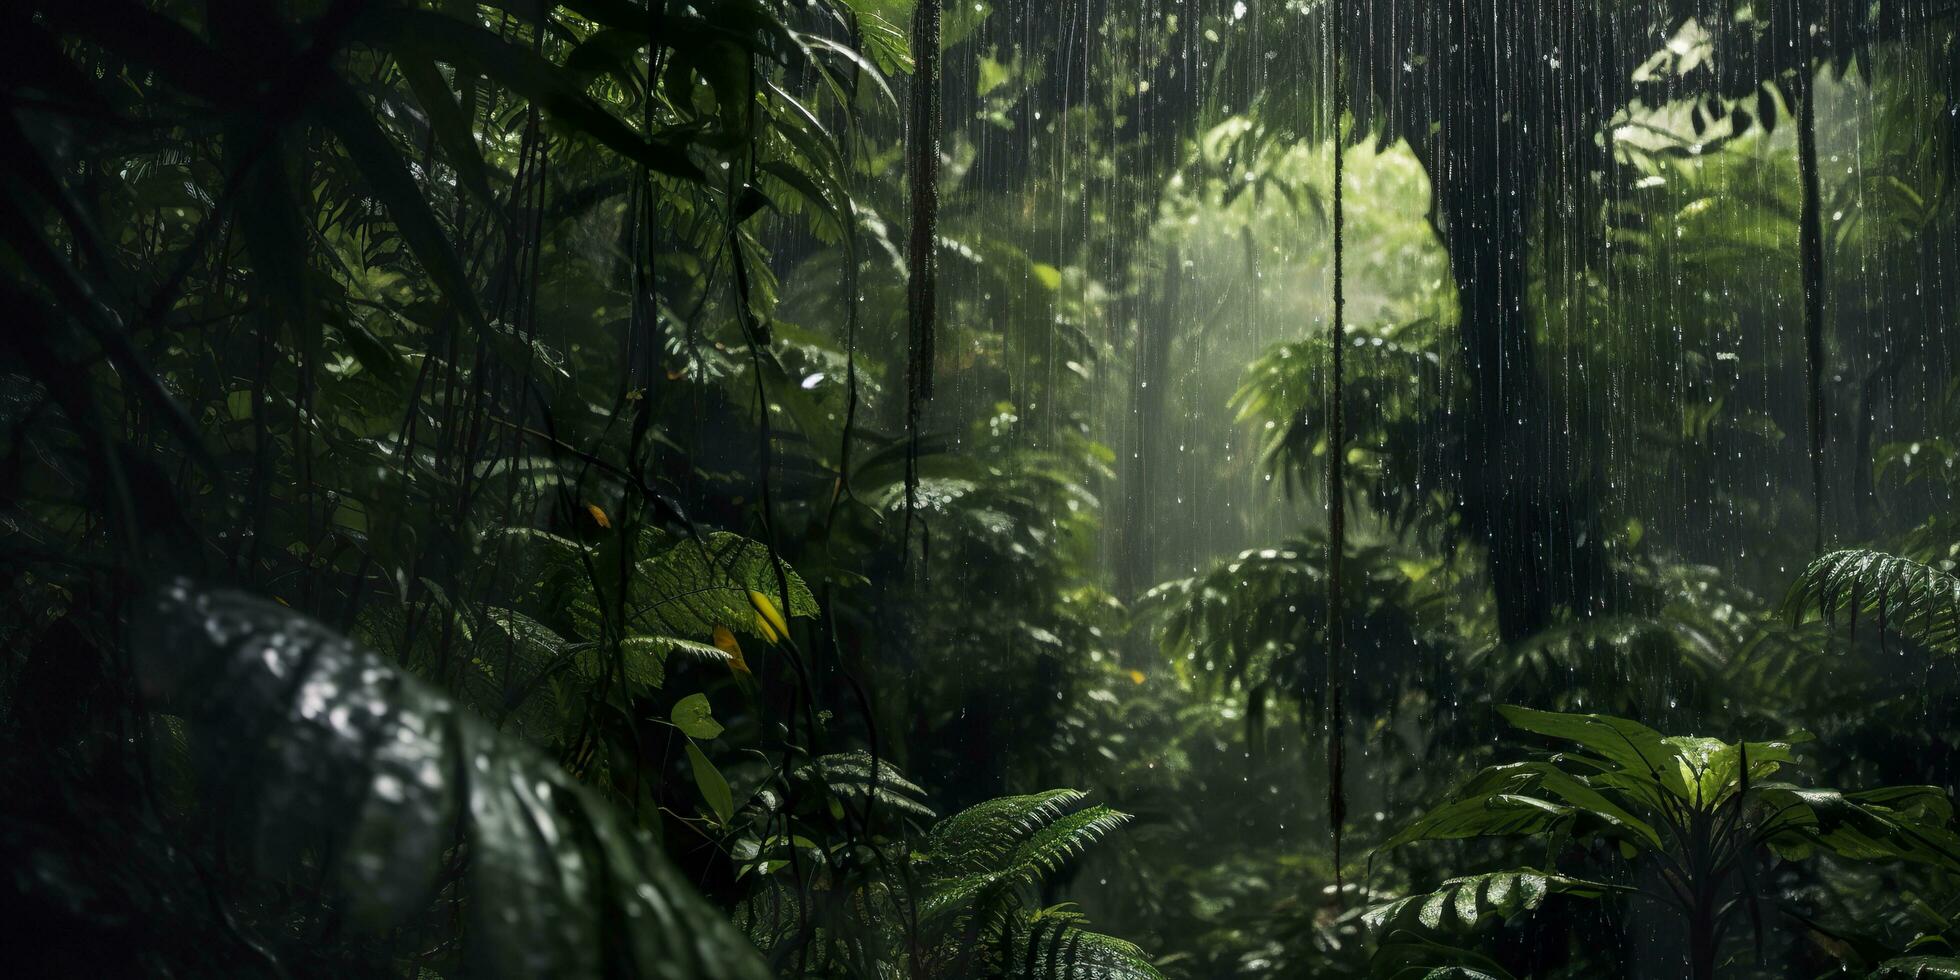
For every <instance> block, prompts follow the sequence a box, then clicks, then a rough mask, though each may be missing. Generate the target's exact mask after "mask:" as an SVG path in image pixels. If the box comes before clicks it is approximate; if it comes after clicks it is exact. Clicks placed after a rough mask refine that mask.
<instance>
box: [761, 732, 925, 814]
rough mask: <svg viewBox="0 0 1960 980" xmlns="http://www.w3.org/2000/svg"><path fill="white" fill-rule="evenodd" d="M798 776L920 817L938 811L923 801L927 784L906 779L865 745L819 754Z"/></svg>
mask: <svg viewBox="0 0 1960 980" xmlns="http://www.w3.org/2000/svg"><path fill="white" fill-rule="evenodd" d="M874 763H875V764H874ZM796 777H797V778H798V779H802V780H806V781H810V782H818V783H821V784H823V785H824V786H826V787H828V788H829V789H830V791H831V792H834V793H836V794H838V795H840V796H843V797H846V798H849V799H853V800H858V801H862V800H863V799H864V798H865V797H866V796H867V795H869V796H870V797H871V798H872V799H874V800H876V801H877V802H878V805H879V806H887V807H892V808H895V809H897V810H900V811H903V812H905V813H910V814H914V815H916V816H921V817H928V818H930V817H933V816H935V815H936V814H934V813H933V811H932V808H931V807H929V806H926V805H925V803H924V802H922V800H923V799H924V798H925V795H926V791H925V789H924V788H922V787H920V786H919V785H918V784H917V783H914V782H912V781H911V780H909V779H906V778H905V776H904V774H903V773H900V772H899V771H898V767H897V766H894V765H892V764H891V763H889V762H886V761H885V760H883V759H875V760H874V759H873V758H872V757H871V753H869V752H866V751H864V750H862V749H859V750H856V751H852V752H837V753H833V754H831V755H826V756H819V757H818V758H817V759H815V760H814V761H812V762H810V763H809V764H808V765H805V766H803V767H801V768H799V769H798V770H797V771H796Z"/></svg>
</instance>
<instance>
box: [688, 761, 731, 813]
mask: <svg viewBox="0 0 1960 980" xmlns="http://www.w3.org/2000/svg"><path fill="white" fill-rule="evenodd" d="M687 762H688V765H689V766H691V767H693V769H694V785H695V787H696V788H697V789H699V790H700V791H701V798H702V799H704V800H707V801H708V807H709V809H711V810H713V811H714V814H715V818H716V819H717V820H719V821H721V823H723V824H724V825H725V824H727V823H728V822H729V821H730V820H733V819H735V798H734V796H733V795H732V794H731V793H730V792H729V790H728V780H727V779H725V778H723V777H722V774H721V770H719V769H716V768H715V764H714V763H712V762H710V761H708V754H707V753H705V752H703V751H701V748H700V746H697V745H695V744H694V743H693V742H691V741H690V742H688V743H687Z"/></svg>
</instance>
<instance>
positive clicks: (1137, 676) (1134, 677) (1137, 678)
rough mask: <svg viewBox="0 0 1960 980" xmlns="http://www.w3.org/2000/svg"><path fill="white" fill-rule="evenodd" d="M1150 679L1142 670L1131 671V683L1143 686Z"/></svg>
mask: <svg viewBox="0 0 1960 980" xmlns="http://www.w3.org/2000/svg"><path fill="white" fill-rule="evenodd" d="M1148 679H1149V678H1148V677H1146V676H1145V675H1144V673H1143V671H1140V670H1133V671H1130V683H1132V684H1141V683H1143V682H1144V681H1145V680H1148Z"/></svg>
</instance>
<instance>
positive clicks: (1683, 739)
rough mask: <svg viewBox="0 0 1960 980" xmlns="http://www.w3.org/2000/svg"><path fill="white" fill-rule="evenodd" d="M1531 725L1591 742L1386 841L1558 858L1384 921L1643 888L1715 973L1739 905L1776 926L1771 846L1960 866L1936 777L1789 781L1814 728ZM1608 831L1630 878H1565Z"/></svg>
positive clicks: (1469, 789) (1454, 889)
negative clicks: (1746, 731)
mask: <svg viewBox="0 0 1960 980" xmlns="http://www.w3.org/2000/svg"><path fill="white" fill-rule="evenodd" d="M1499 710H1500V711H1501V712H1502V714H1503V715H1504V717H1505V718H1506V719H1507V720H1508V721H1510V722H1511V724H1512V725H1514V726H1516V727H1517V728H1518V729H1519V730H1521V731H1524V732H1529V733H1532V734H1536V735H1542V736H1545V737H1547V738H1550V739H1554V740H1556V741H1559V742H1564V743H1568V744H1570V745H1572V746H1576V749H1567V750H1564V751H1559V752H1556V753H1553V754H1550V755H1548V756H1546V757H1544V758H1541V759H1537V760H1533V761H1526V762H1512V763H1502V764H1498V765H1494V766H1491V767H1488V768H1486V769H1484V770H1483V771H1482V772H1480V773H1478V774H1477V775H1476V776H1474V777H1472V778H1471V779H1470V780H1469V781H1467V782H1466V783H1464V784H1463V785H1462V786H1460V787H1459V788H1458V789H1457V790H1456V791H1455V792H1454V793H1453V794H1452V795H1451V797H1450V798H1449V799H1448V800H1447V801H1446V802H1444V803H1442V804H1440V805H1438V806H1436V807H1434V808H1432V809H1431V810H1429V811H1428V812H1427V813H1425V814H1423V815H1422V816H1421V817H1419V818H1418V819H1416V820H1415V821H1414V822H1413V823H1411V824H1409V825H1408V826H1407V827H1405V828H1403V829H1402V830H1401V831H1399V832H1398V833H1396V834H1395V835H1394V836H1392V837H1390V838H1389V839H1388V840H1386V841H1385V842H1383V844H1382V849H1383V850H1389V849H1393V848H1395V847H1399V846H1401V845H1403V844H1407V843H1412V842H1415V841H1423V840H1462V839H1466V838H1485V837H1526V838H1533V839H1535V840H1537V841H1539V842H1541V843H1542V844H1543V845H1544V847H1545V854H1544V858H1543V864H1542V866H1541V867H1539V868H1531V867H1526V868H1522V869H1519V870H1516V871H1507V872H1500V873H1496V874H1489V875H1479V876H1475V877H1469V878H1458V879H1453V880H1452V881H1450V882H1446V883H1445V884H1444V885H1443V886H1442V887H1441V888H1439V889H1438V890H1436V891H1433V892H1429V893H1426V894H1421V895H1411V896H1409V897H1406V898H1402V899H1398V900H1396V901H1393V902H1389V903H1386V904H1383V905H1380V906H1377V907H1376V908H1374V909H1372V910H1371V911H1370V913H1369V916H1370V921H1371V922H1372V923H1373V924H1374V925H1375V926H1376V927H1377V928H1396V927H1400V926H1404V925H1411V924H1413V925H1416V926H1419V927H1421V928H1423V929H1425V930H1429V931H1433V932H1449V931H1456V932H1464V931H1470V930H1474V929H1476V928H1477V927H1479V926H1480V925H1483V924H1485V923H1486V922H1487V921H1488V920H1489V919H1491V918H1503V917H1508V916H1511V915H1515V914H1517V913H1519V912H1521V911H1524V910H1527V909H1531V908H1535V907H1537V906H1538V905H1539V904H1540V903H1541V902H1543V901H1544V899H1545V897H1546V896H1547V895H1550V894H1554V893H1565V894H1572V895H1575V896H1578V897H1590V898H1598V897H1602V896H1605V895H1607V894H1608V893H1615V894H1628V895H1631V896H1634V897H1638V898H1641V899H1643V900H1650V901H1654V902H1658V903H1661V904H1663V905H1666V906H1668V907H1671V908H1672V909H1674V910H1675V911H1676V912H1677V913H1678V914H1679V915H1680V916H1681V918H1682V920H1683V924H1684V925H1685V926H1686V930H1687V941H1686V943H1685V945H1684V947H1683V949H1682V955H1683V958H1684V959H1685V961H1686V962H1685V966H1686V968H1687V969H1688V971H1689V972H1690V973H1691V975H1693V976H1695V977H1697V978H1707V977H1712V976H1714V974H1715V967H1716V964H1717V962H1718V958H1719V957H1720V954H1721V950H1722V946H1723V941H1724V939H1725V938H1726V937H1727V936H1728V935H1729V934H1730V930H1731V927H1732V926H1733V925H1734V921H1735V920H1734V917H1735V915H1736V913H1738V912H1742V911H1747V912H1748V914H1749V918H1750V921H1751V922H1752V924H1753V925H1754V927H1755V928H1756V930H1757V931H1758V932H1759V933H1760V931H1761V929H1762V928H1763V926H1762V911H1761V909H1762V906H1764V905H1769V906H1772V907H1776V906H1777V905H1778V899H1777V898H1775V897H1774V896H1773V895H1770V894H1766V893H1765V890H1764V889H1763V888H1762V887H1761V886H1760V884H1759V882H1760V881H1761V879H1762V876H1763V873H1764V872H1763V871H1762V870H1760V867H1761V864H1762V861H1763V858H1764V856H1765V855H1766V854H1773V855H1775V856H1776V857H1779V858H1781V859H1783V860H1786V861H1797V860H1802V859H1804V858H1808V857H1811V856H1812V855H1814V854H1817V853H1830V854H1834V855H1836V856H1838V857H1841V858H1846V859H1851V860H1859V861H1885V860H1898V861H1908V862H1917V863H1921V864H1925V865H1928V866H1932V867H1935V868H1940V869H1943V870H1947V871H1960V834H1955V833H1954V831H1953V830H1952V829H1951V827H1950V826H1949V825H1950V823H1951V821H1952V816H1953V810H1952V804H1951V803H1950V802H1949V801H1948V800H1947V797H1946V794H1945V793H1944V792H1942V791H1941V790H1939V789H1937V788H1935V787H1930V786H1894V787H1886V788H1883V789H1875V790H1866V791H1862V792H1841V791H1838V790H1834V789H1824V788H1812V787H1803V786H1798V785H1796V784H1793V783H1788V782H1783V781H1778V780H1775V779H1773V777H1774V776H1776V775H1777V773H1778V772H1779V770H1781V769H1783V768H1784V767H1786V766H1789V765H1792V764H1794V763H1795V756H1794V755H1793V753H1792V746H1793V745H1794V744H1796V743H1798V742H1801V741H1803V740H1804V739H1805V738H1806V737H1807V736H1804V735H1802V734H1799V735H1796V736H1792V737H1791V738H1789V739H1785V740H1780V741H1768V742H1735V743H1729V742H1723V741H1720V740H1718V739H1713V738H1706V737H1696V736H1662V735H1660V734H1659V733H1658V732H1655V731H1654V730H1653V729H1650V728H1648V727H1646V726H1644V725H1641V724H1639V723H1637V722H1633V721H1628V720H1626V719H1623V718H1615V717H1611V716H1607V715H1583V714H1559V713H1554V712H1544V711H1535V710H1532V709H1529V708H1521V707H1515V706H1505V707H1503V708H1501V709H1499ZM1592 841H1599V842H1602V843H1605V844H1608V845H1610V846H1611V847H1612V851H1611V852H1610V853H1611V854H1613V855H1616V856H1617V857H1618V859H1619V860H1617V861H1615V862H1613V863H1614V864H1616V865H1618V866H1619V867H1620V869H1621V870H1620V877H1621V879H1622V880H1620V881H1617V882H1593V881H1586V880H1582V879H1575V878H1568V877H1566V876H1563V875H1561V874H1559V873H1558V872H1557V871H1556V870H1555V867H1556V864H1557V862H1558V861H1559V860H1560V859H1561V853H1562V851H1563V850H1564V848H1565V845H1566V844H1567V843H1568V842H1572V843H1587V842H1592Z"/></svg>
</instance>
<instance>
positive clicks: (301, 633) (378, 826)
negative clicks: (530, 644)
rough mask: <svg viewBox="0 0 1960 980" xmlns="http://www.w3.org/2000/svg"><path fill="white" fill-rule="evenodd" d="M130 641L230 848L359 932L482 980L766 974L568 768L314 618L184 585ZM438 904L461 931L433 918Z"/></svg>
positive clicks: (745, 978)
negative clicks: (177, 715) (450, 958)
mask: <svg viewBox="0 0 1960 980" xmlns="http://www.w3.org/2000/svg"><path fill="white" fill-rule="evenodd" d="M133 637H134V640H135V648H134V656H135V662H136V667H137V671H138V676H139V678H140V679H141V681H142V684H143V687H144V690H145V691H146V692H148V693H149V694H150V695H151V696H152V697H153V698H155V699H156V700H157V701H158V702H159V703H162V704H164V705H165V706H175V707H179V709H180V710H181V711H182V712H183V714H184V717H185V718H186V720H187V722H188V724H189V726H190V728H191V730H192V732H193V735H194V736H195V735H196V734H198V733H209V734H210V735H212V736H214V737H211V738H209V739H202V740H201V739H198V738H196V737H194V738H193V739H192V743H191V744H193V745H200V744H201V745H204V746H205V747H206V752H205V754H204V755H202V756H199V757H196V758H195V759H194V761H195V762H196V763H197V764H198V771H199V775H200V783H199V786H200V789H202V790H204V791H206V793H207V794H208V795H207V796H206V798H205V799H204V800H202V803H203V804H204V805H205V806H206V807H208V808H210V811H211V812H212V813H213V814H215V815H217V816H218V818H219V819H221V820H224V821H226V822H227V824H228V826H227V828H226V837H227V838H228V839H230V840H233V841H236V842H238V844H239V845H240V846H241V848H242V851H241V855H242V856H243V857H244V858H245V859H246V860H248V861H249V866H250V867H251V869H252V870H253V871H254V872H255V873H256V874H258V875H260V876H263V877H265V878H267V879H269V880H272V881H278V880H280V879H283V878H286V877H288V876H291V875H304V876H305V877H306V880H307V881H308V883H309V884H308V887H309V888H312V887H315V886H318V887H320V888H322V889H323V890H324V892H325V896H324V897H325V898H326V899H327V900H328V901H329V902H330V903H331V905H332V907H333V908H335V909H337V910H339V911H340V912H341V913H342V914H343V915H344V916H345V921H346V925H345V928H348V929H352V930H354V931H357V932H366V933H368V934H371V935H381V934H384V933H388V932H390V931H393V930H414V929H418V928H424V929H438V930H441V931H442V933H443V934H439V935H433V936H424V937H422V938H421V939H420V940H418V941H417V945H416V947H415V948H418V949H419V948H440V947H442V946H444V945H445V944H452V943H453V944H454V945H455V948H456V949H457V951H458V952H457V960H456V965H455V968H456V969H459V970H460V971H461V972H464V973H467V974H469V975H472V976H485V977H505V976H508V977H530V976H546V975H550V976H599V975H601V974H604V975H616V974H627V975H637V976H648V977H665V978H669V980H682V978H699V977H727V978H739V980H762V978H765V977H767V976H768V974H767V972H766V971H765V970H764V968H763V966H762V964H761V962H760V961H759V960H758V959H757V958H756V957H755V955H754V954H753V951H752V949H751V948H750V947H749V946H748V944H747V943H746V942H745V941H744V940H743V938H742V937H741V935H740V934H739V933H738V932H736V930H735V929H734V928H733V927H731V926H730V925H729V923H728V922H727V920H726V919H724V918H723V917H722V915H721V914H720V913H719V912H718V911H716V910H715V909H713V908H712V907H710V906H709V905H707V904H706V903H705V902H703V901H701V900H700V899H699V898H698V897H696V896H695V895H694V894H693V893H692V892H691V891H690V890H689V888H688V887H687V885H686V884H685V883H684V881H683V880H682V879H681V876H680V875H679V874H678V873H677V872H676V871H674V870H673V868H672V867H671V866H670V865H669V864H668V863H667V861H666V859H665V858H664V857H663V856H661V854H660V852H659V850H658V848H656V847H654V846H653V845H652V844H651V842H650V841H649V840H647V839H646V838H645V837H644V836H642V835H641V834H639V833H637V832H635V831H634V830H633V828H632V827H631V826H630V825H629V824H628V823H627V822H625V821H623V820H622V819H620V817H619V816H618V815H617V814H616V813H614V812H613V811H612V810H611V809H610V808H609V807H607V806H606V805H605V804H604V803H602V802H600V801H598V800H597V799H596V798H594V797H593V796H592V795H591V793H590V792H589V791H587V790H586V789H584V788H583V787H581V786H580V785H579V784H578V783H577V782H576V781H574V780H573V779H572V778H571V777H570V776H568V775H566V774H565V772H564V771H563V770H561V769H560V768H559V767H557V766H556V765H554V764H552V763H551V762H549V761H547V760H545V759H543V758H540V757H538V756H537V755H535V754H534V753H533V752H532V751H531V750H529V749H528V748H527V747H525V746H524V745H522V744H521V743H519V742H517V741H514V740H512V739H509V738H507V737H504V736H502V735H500V734H499V733H497V732H496V731H494V730H492V729H491V728H490V727H489V726H487V725H485V724H484V723H483V722H482V721H481V720H479V719H477V718H476V717H474V716H472V715H471V714H469V713H468V712H467V711H465V710H463V709H462V708H461V707H459V706H458V705H457V704H456V703H455V702H453V701H451V700H450V699H449V698H447V697H444V696H443V695H441V694H438V693H436V692H435V691H433V690H431V689H429V688H427V687H425V686H424V685H423V684H421V683H420V682H419V681H417V680H416V679H414V678H412V677H409V676H406V675H404V674H403V673H402V672H401V671H399V670H397V669H396V668H394V667H393V666H392V665H390V664H388V663H386V662H384V661H383V660H382V659H381V658H379V657H377V656H375V655H373V654H371V653H368V652H366V651H364V650H362V649H360V648H358V647H357V646H355V645H354V644H353V643H352V642H350V641H348V640H346V639H344V638H342V637H340V636H338V635H336V634H334V633H333V632H331V631H329V630H328V629H326V628H325V627H323V626H321V625H319V624H318V623H316V622H314V621H313V620H311V619H308V618H306V617H304V616H301V615H298V614H296V613H294V612H293V611H292V610H290V609H286V608H284V607H281V606H278V605H274V604H272V603H270V602H266V601H263V600H259V599H255V598H252V597H249V596H246V595H243V594H241V593H236V592H208V591H202V590H198V589H196V588H194V587H192V586H190V585H188V584H186V583H181V582H180V583H178V584H175V585H172V586H171V587H169V588H168V589H166V590H164V591H163V592H161V593H159V594H158V595H157V596H155V597H154V598H153V599H151V600H150V601H149V602H148V603H147V604H146V605H145V606H144V608H143V609H142V610H141V626H140V628H139V629H137V630H136V631H134V633H133ZM438 903H441V904H443V905H445V906H447V907H449V908H452V909H453V910H454V911H455V912H459V913H460V915H459V916H457V917H454V918H453V919H452V917H451V915H450V914H449V913H445V914H443V915H441V916H436V917H434V918H433V919H430V917H429V916H428V913H429V912H430V911H431V910H432V909H433V908H434V907H435V906H436V905H437V904H438ZM452 903H453V904H452ZM425 920H427V921H435V922H440V923H444V924H443V925H438V926H428V925H425V924H424V923H425ZM626 922H632V923H635V924H636V925H635V926H634V928H631V929H619V928H616V926H617V924H619V923H626ZM452 923H453V924H452ZM452 930H453V931H452Z"/></svg>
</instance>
